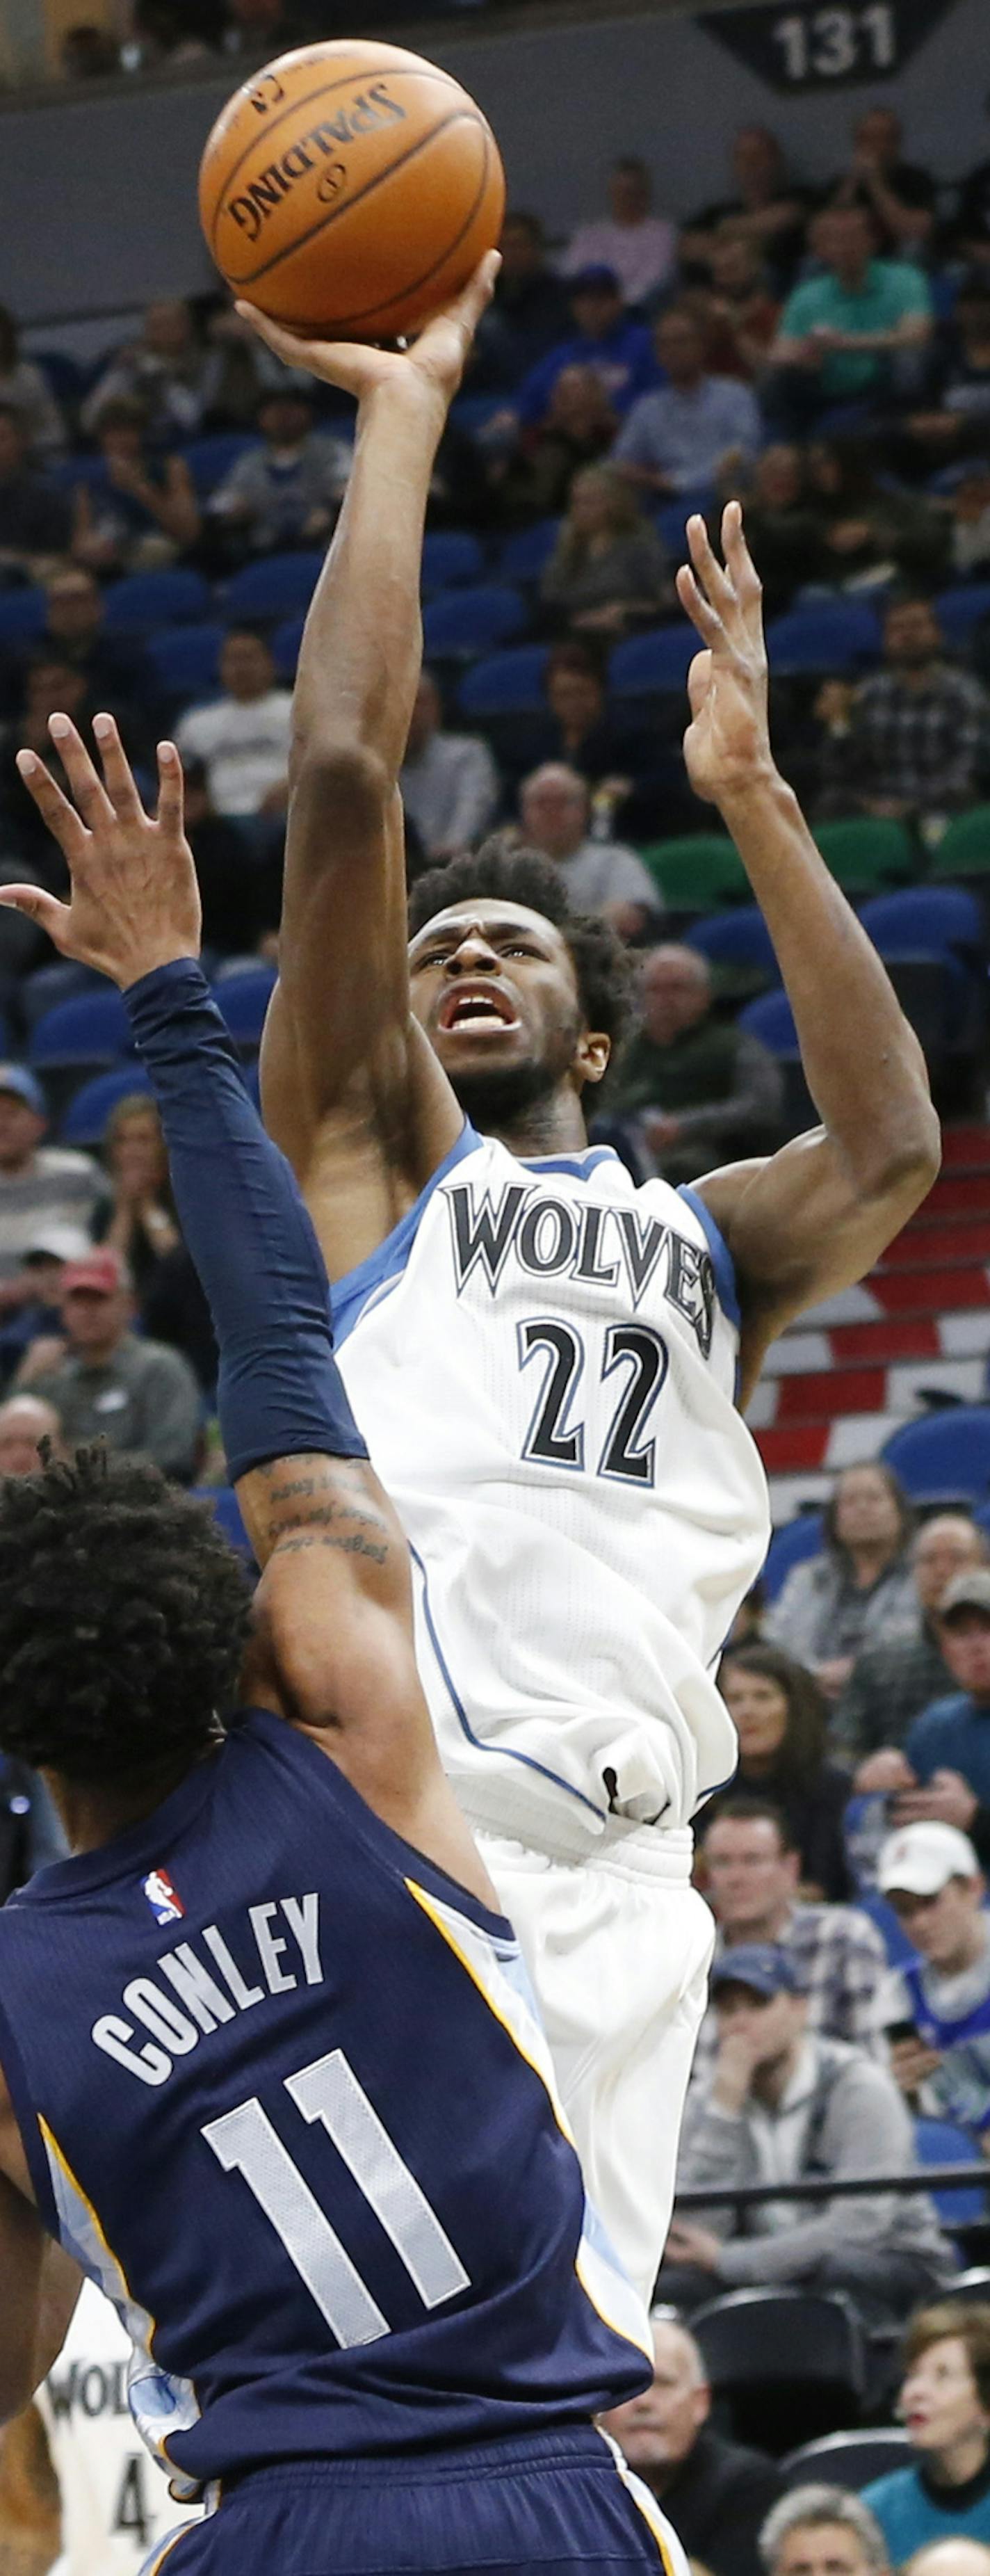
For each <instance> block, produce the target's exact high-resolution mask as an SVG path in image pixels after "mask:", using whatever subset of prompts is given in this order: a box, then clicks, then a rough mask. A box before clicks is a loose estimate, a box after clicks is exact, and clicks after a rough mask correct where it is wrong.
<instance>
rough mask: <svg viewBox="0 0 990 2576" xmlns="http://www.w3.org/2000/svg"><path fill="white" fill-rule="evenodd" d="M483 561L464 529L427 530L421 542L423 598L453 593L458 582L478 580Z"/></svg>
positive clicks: (475, 542)
mask: <svg viewBox="0 0 990 2576" xmlns="http://www.w3.org/2000/svg"><path fill="white" fill-rule="evenodd" d="M484 571H485V559H484V556H483V554H482V551H481V547H480V545H479V544H478V540H477V537H473V536H472V535H471V533H470V531H469V530H468V529H467V528H431V529H430V531H429V534H428V535H427V536H426V537H424V540H423V585H422V586H423V597H424V599H431V598H432V596H433V593H434V591H436V590H456V589H457V588H458V587H459V585H460V583H461V582H468V581H482V580H483V579H484Z"/></svg>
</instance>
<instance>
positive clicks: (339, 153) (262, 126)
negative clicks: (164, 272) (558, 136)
mask: <svg viewBox="0 0 990 2576" xmlns="http://www.w3.org/2000/svg"><path fill="white" fill-rule="evenodd" d="M504 210H505V179H504V175H503V171H502V163H501V160H500V158H499V151H498V145H497V143H496V141H495V137H494V135H493V134H492V131H491V128H490V126H488V125H487V124H486V122H485V119H484V117H483V116H482V113H481V110H480V108H478V107H476V106H475V103H474V100H473V99H472V98H469V97H468V93H467V91H466V90H464V89H461V87H460V84H459V82H457V81H455V80H452V79H451V77H450V74H449V73H448V72H443V71H439V70H438V69H437V67H436V64H435V63H427V62H424V61H423V60H422V58H421V56H420V55H419V54H407V53H405V52H403V51H402V50H401V48H400V47H399V46H397V45H380V44H375V43H371V42H370V41H369V42H368V43H365V44H362V43H361V42H360V40H358V41H356V42H354V43H349V42H347V40H346V39H344V38H341V39H340V40H339V41H334V42H333V43H330V44H325V45H303V46H301V47H300V48H299V49H298V51H297V52H295V53H291V54H283V55H281V57H280V58H279V60H278V61H277V62H274V63H269V65H268V67H267V70H265V71H263V72H259V73H257V75H256V76H255V78H254V79H253V80H249V81H246V82H245V84H244V87H243V89H239V90H237V92H236V93H235V95H234V97H233V98H232V99H230V100H229V101H228V104H227V106H226V107H225V108H224V109H223V112H222V114H221V115H220V116H218V118H217V121H216V124H215V126H214V128H213V131H212V133H211V135H210V138H209V141H208V143H207V146H206V150H205V152H204V154H203V159H202V162H201V164H200V173H199V211H200V219H201V222H202V226H203V230H204V232H205V234H206V239H207V241H208V243H209V246H210V250H211V251H212V254H213V257H214V259H215V260H216V263H217V266H218V268H219V269H221V270H222V272H223V275H224V277H225V278H226V280H227V284H228V286H231V287H233V289H234V292H235V294H237V295H242V296H246V297H247V298H248V299H249V301H250V302H251V303H252V304H257V305H259V306H260V309H261V311H262V312H263V313H267V314H269V315H270V316H271V318H272V320H273V321H276V322H285V323H288V324H289V326H290V328H292V329H295V330H297V331H303V332H307V333H309V334H310V336H314V335H315V336H318V337H320V338H322V339H339V340H390V339H396V338H400V337H401V336H402V335H403V334H404V333H406V332H408V331H412V330H415V329H417V328H418V326H419V324H420V323H421V322H424V321H425V320H426V319H427V317H428V316H429V315H430V314H431V313H436V312H437V311H438V310H439V307H440V306H441V305H442V304H445V303H447V302H448V300H449V298H450V297H451V296H452V295H456V294H457V293H458V291H459V289H460V288H461V287H462V286H463V285H464V284H465V283H466V280H467V279H468V278H469V277H470V275H471V272H472V270H473V269H474V268H476V267H477V264H478V261H479V259H481V258H482V257H483V254H484V252H485V251H486V250H491V249H493V248H494V245H495V243H496V242H497V240H498V237H499V233H500V231H501V228H502V216H503V213H504Z"/></svg>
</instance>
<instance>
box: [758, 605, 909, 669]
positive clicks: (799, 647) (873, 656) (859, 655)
mask: <svg viewBox="0 0 990 2576" xmlns="http://www.w3.org/2000/svg"><path fill="white" fill-rule="evenodd" d="M880 645H881V632H880V620H879V618H878V616H877V613H876V610H875V609H874V608H870V607H868V606H867V604H866V602H865V600H856V599H822V600H809V601H808V602H807V603H806V605H805V606H804V607H801V608H789V609H788V611H787V613H786V615H785V616H784V617H774V618H771V621H770V624H769V626H768V627H767V658H768V660H769V663H770V669H771V671H772V673H773V675H774V677H775V678H776V679H788V678H790V677H791V676H792V675H797V674H799V673H801V672H803V671H812V672H814V671H856V670H859V669H861V668H862V666H863V664H864V663H867V662H875V661H876V660H877V659H878V656H879V653H880Z"/></svg>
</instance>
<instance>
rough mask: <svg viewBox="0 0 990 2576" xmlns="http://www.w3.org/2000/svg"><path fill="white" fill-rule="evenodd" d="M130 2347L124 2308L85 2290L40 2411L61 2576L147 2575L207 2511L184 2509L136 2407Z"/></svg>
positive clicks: (40, 2398)
mask: <svg viewBox="0 0 990 2576" xmlns="http://www.w3.org/2000/svg"><path fill="white" fill-rule="evenodd" d="M130 2358H131V2345H130V2340H129V2338H128V2336H127V2334H126V2333H125V2330H124V2328H123V2326H122V2325H121V2322H120V2318H119V2317H118V2315H117V2311H116V2308H114V2307H112V2306H111V2304H110V2301H109V2299H105V2298H104V2296H103V2293H102V2291H101V2290H97V2289H96V2288H94V2285H93V2283H92V2282H91V2281H86V2282H84V2284H83V2289H82V2292H81V2295H80V2299H79V2303H78V2306H77V2308H76V2312H75V2315H74V2317H73V2320H72V2324H71V2325H70V2327H69V2331H68V2334H67V2336H66V2339H65V2342H64V2344H63V2346H62V2350H61V2352H60V2354H59V2357H58V2360H57V2362H56V2363H55V2367H54V2369H53V2370H51V2371H50V2372H49V2375H48V2378H47V2379H46V2380H44V2381H43V2383H42V2385H41V2387H40V2388H39V2390H38V2392H37V2396H36V2399H35V2403H36V2405H37V2407H38V2410H39V2413H40V2415H41V2417H42V2420H43V2422H44V2427H45V2431H46V2433H47V2435H48V2447H49V2450H50V2452H51V2458H52V2467H53V2469H54V2471H55V2475H56V2477H57V2479H58V2485H59V2493H60V2495H61V2500H62V2549H61V2554H60V2556H59V2557H58V2558H57V2559H56V2561H55V2565H54V2568H53V2569H52V2571H51V2576H137V2572H138V2569H139V2568H140V2567H142V2566H143V2564H144V2561H145V2559H146V2558H147V2557H148V2554H149V2551H151V2550H152V2549H154V2547H155V2546H156V2543H157V2542H159V2541H162V2540H164V2539H166V2538H167V2536H168V2534H169V2532H170V2531H175V2530H177V2529H178V2527H179V2525H180V2524H181V2523H183V2522H189V2521H193V2520H198V2519H199V2513H200V2508H199V2507H198V2506H195V2507H191V2506H188V2505H181V2504H176V2502H175V2499H174V2497H173V2496H171V2495H170V2494H169V2490H168V2480H167V2478H166V2476H165V2473H164V2471H163V2470H162V2469H159V2468H157V2467H156V2464H155V2462H154V2460H153V2459H152V2457H151V2454H150V2452H149V2451H147V2450H146V2449H145V2446H144V2443H143V2442H142V2439H141V2436H140V2433H139V2432H138V2429H137V2426H136V2424H135V2423H134V2420H133V2417H132V2415H131V2413H130V2409H129V2407H128V2403H127V2370H128V2364H129V2362H130Z"/></svg>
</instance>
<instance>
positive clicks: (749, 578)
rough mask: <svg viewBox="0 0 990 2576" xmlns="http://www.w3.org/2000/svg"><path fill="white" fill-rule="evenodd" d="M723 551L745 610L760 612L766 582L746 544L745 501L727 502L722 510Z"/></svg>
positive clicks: (733, 583) (736, 591)
mask: <svg viewBox="0 0 990 2576" xmlns="http://www.w3.org/2000/svg"><path fill="white" fill-rule="evenodd" d="M722 550H723V553H724V555H725V560H726V563H727V564H728V567H729V571H730V573H731V575H732V585H733V589H734V590H735V593H736V597H737V599H738V600H739V601H740V602H741V604H742V606H743V607H744V608H746V609H753V608H755V609H756V610H757V611H759V606H760V601H761V600H762V597H763V584H762V582H761V580H760V576H759V573H758V572H757V569H756V565H755V563H754V562H753V558H752V555H751V554H750V551H749V547H748V545H747V543H746V530H745V526H744V524H743V514H742V504H741V502H739V501H727V502H726V505H725V509H724V511H723V513H722Z"/></svg>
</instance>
